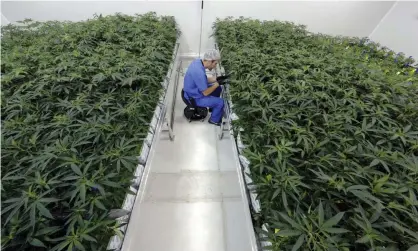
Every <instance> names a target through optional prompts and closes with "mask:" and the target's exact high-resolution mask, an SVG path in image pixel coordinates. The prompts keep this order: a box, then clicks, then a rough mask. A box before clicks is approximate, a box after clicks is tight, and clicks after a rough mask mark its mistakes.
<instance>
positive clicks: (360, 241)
mask: <svg viewBox="0 0 418 251" xmlns="http://www.w3.org/2000/svg"><path fill="white" fill-rule="evenodd" d="M356 242H357V243H367V242H370V237H369V236H368V235H365V236H363V237H361V238H360V239H358V240H357V241H356Z"/></svg>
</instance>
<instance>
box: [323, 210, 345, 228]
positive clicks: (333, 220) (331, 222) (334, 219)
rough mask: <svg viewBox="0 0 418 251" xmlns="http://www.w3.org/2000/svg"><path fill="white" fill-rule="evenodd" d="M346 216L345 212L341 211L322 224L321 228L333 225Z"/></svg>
mask: <svg viewBox="0 0 418 251" xmlns="http://www.w3.org/2000/svg"><path fill="white" fill-rule="evenodd" d="M343 216H344V212H339V213H338V214H336V215H334V216H333V217H331V218H330V219H329V220H327V221H326V222H325V223H324V224H323V225H322V226H321V229H326V228H330V227H332V226H335V225H337V224H338V222H340V220H341V218H342V217H343Z"/></svg>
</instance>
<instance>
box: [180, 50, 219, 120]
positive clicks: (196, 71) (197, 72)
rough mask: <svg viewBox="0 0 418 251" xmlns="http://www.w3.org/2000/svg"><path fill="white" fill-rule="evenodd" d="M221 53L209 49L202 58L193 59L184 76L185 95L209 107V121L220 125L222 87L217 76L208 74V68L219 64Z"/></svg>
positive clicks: (200, 104)
mask: <svg viewBox="0 0 418 251" xmlns="http://www.w3.org/2000/svg"><path fill="white" fill-rule="evenodd" d="M220 59H221V55H220V54H219V51H217V50H209V51H207V52H206V53H205V54H204V56H203V60H202V59H196V60H193V62H192V63H191V64H190V65H189V67H188V69H187V72H186V74H185V76H184V88H183V89H184V97H185V98H186V100H188V99H189V98H193V99H194V100H195V102H196V105H197V106H201V107H208V108H209V111H211V112H212V114H211V116H210V118H209V123H210V124H213V125H217V126H220V125H221V123H222V115H223V108H224V100H223V99H222V98H221V97H220V96H221V93H222V87H221V86H220V85H219V83H218V82H217V81H216V78H215V77H208V76H206V69H208V70H210V71H211V70H212V69H214V68H215V67H216V65H217V64H218V61H219V60H220Z"/></svg>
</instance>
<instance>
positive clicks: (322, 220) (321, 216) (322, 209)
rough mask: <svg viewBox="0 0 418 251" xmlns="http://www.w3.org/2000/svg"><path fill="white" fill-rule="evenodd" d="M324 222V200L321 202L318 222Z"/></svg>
mask: <svg viewBox="0 0 418 251" xmlns="http://www.w3.org/2000/svg"><path fill="white" fill-rule="evenodd" d="M322 223H324V208H323V207H322V202H321V201H320V202H319V206H318V224H319V226H322Z"/></svg>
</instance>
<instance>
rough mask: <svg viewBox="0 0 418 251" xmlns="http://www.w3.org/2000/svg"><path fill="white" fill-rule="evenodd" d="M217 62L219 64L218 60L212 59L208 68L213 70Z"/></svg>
mask: <svg viewBox="0 0 418 251" xmlns="http://www.w3.org/2000/svg"><path fill="white" fill-rule="evenodd" d="M217 64H218V60H212V61H210V64H209V66H208V69H209V70H210V71H211V70H213V69H215V68H216V65H217Z"/></svg>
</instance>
